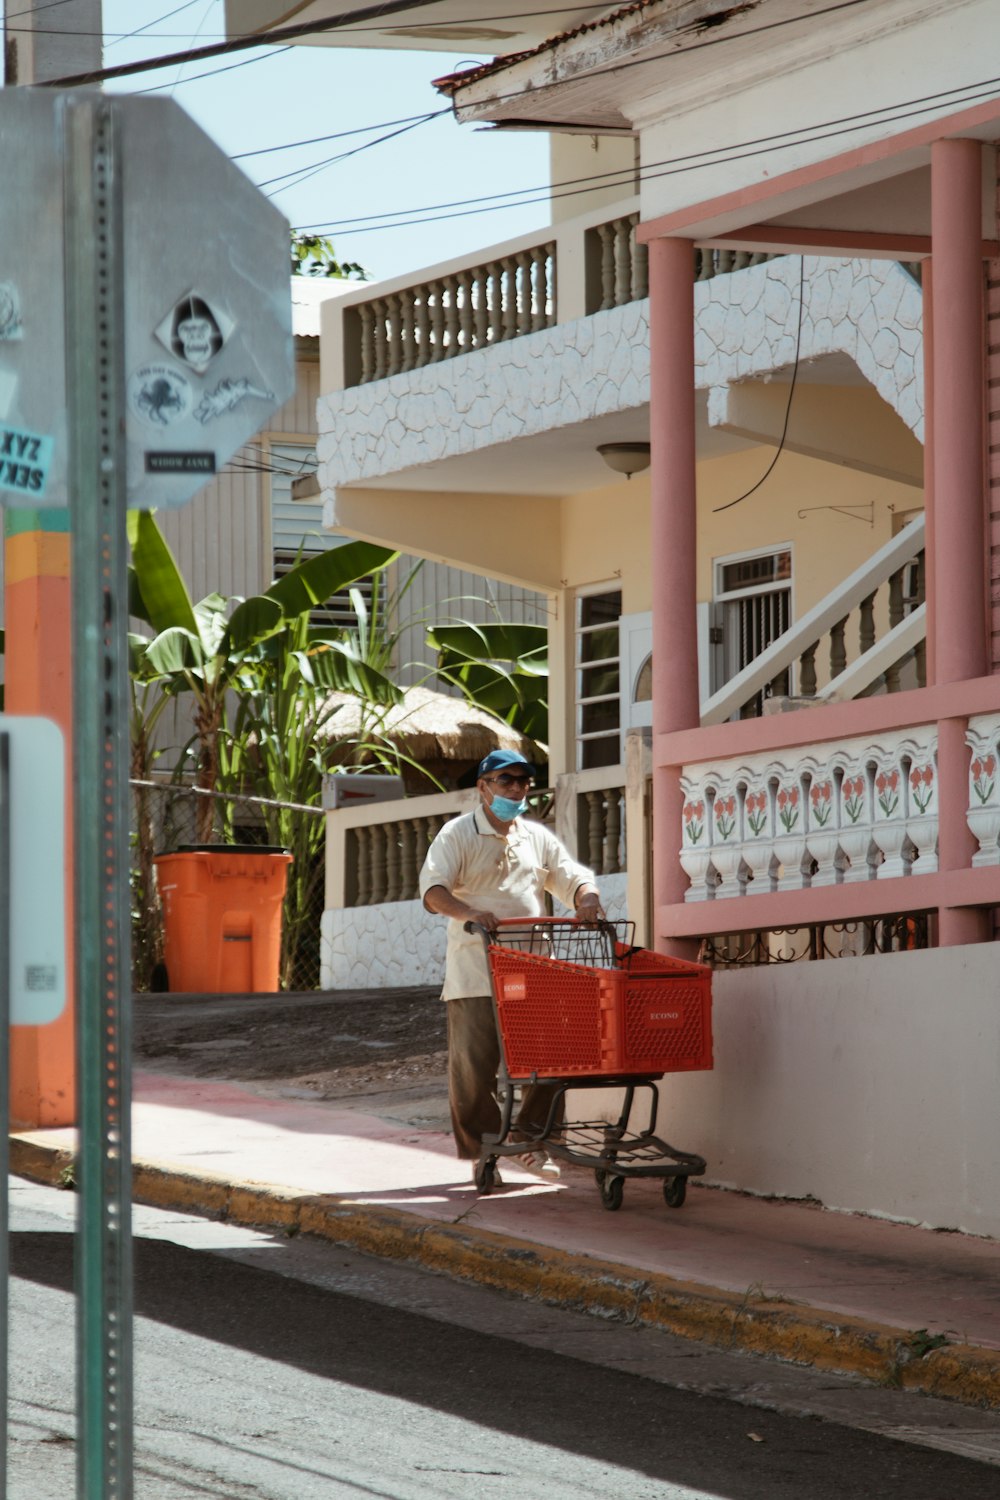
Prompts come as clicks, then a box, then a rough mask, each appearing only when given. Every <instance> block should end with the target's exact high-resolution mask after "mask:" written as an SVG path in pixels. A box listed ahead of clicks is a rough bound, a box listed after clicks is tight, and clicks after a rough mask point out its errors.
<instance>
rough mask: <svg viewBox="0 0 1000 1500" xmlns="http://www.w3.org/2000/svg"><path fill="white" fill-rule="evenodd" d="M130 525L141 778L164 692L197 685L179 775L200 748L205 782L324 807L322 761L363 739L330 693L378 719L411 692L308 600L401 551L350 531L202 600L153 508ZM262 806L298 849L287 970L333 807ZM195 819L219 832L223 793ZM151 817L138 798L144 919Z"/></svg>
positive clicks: (166, 698)
mask: <svg viewBox="0 0 1000 1500" xmlns="http://www.w3.org/2000/svg"><path fill="white" fill-rule="evenodd" d="M128 526H129V541H130V543H131V548H132V566H131V570H130V573H131V576H130V580H129V595H130V609H131V610H132V612H133V614H134V616H135V617H136V618H138V619H140V620H144V621H145V622H146V623H148V624H149V625H150V627H151V629H152V631H153V634H152V635H150V636H145V635H140V634H136V635H132V636H130V638H129V647H130V669H131V677H132V693H133V697H132V705H133V713H132V724H131V734H132V747H133V759H132V767H133V772H132V774H133V777H134V778H136V779H140V780H143V779H148V776H149V772H150V769H151V759H150V752H149V745H150V743H151V737H152V734H153V731H154V729H155V727H156V723H157V720H158V718H159V716H160V714H162V712H163V709H164V708H165V706H166V704H167V703H168V702H170V701H171V700H172V699H173V698H175V697H176V696H177V695H178V694H181V693H185V694H187V693H189V694H191V696H192V697H193V699H194V705H195V712H194V724H195V732H194V735H193V736H192V739H191V741H190V742H189V744H188V745H187V746H186V747H185V752H184V756H183V758H182V761H181V763H180V764H179V765H178V766H177V767H176V768H175V772H174V774H175V778H176V779H178V780H179V779H181V778H182V777H183V776H184V775H185V772H186V770H187V766H188V764H189V763H190V757H193V760H194V769H195V785H196V786H197V787H200V788H203V789H204V790H206V791H209V792H213V793H219V792H221V793H228V794H231V795H234V796H239V795H244V796H245V795H253V796H255V797H260V798H264V799H267V800H268V801H281V802H290V803H295V804H297V805H298V806H299V807H300V808H302V807H306V808H309V807H319V806H320V804H321V798H322V779H323V774H324V772H327V771H333V770H339V769H344V768H345V767H347V766H351V767H355V766H356V765H357V764H358V761H359V758H360V755H361V749H362V747H361V746H360V745H359V744H358V743H357V741H356V740H352V741H351V742H350V743H349V744H343V743H338V742H337V741H336V740H334V739H331V738H330V737H328V736H327V735H326V734H325V732H324V731H325V730H326V727H327V721H328V720H329V718H330V716H331V714H332V713H333V712H334V708H335V705H331V704H330V702H329V695H330V694H331V693H332V692H341V693H349V694H352V695H355V696H358V697H360V698H362V700H363V701H364V702H365V703H366V704H367V705H368V706H369V709H370V711H371V718H372V725H373V729H374V730H377V725H378V722H379V719H380V716H384V713H385V711H386V709H387V708H388V707H390V706H391V705H393V704H394V703H397V702H398V701H399V700H400V698H401V696H402V695H401V693H400V690H399V688H398V687H397V686H396V685H395V683H394V682H392V680H391V679H390V678H389V677H388V675H387V673H386V672H385V671H384V670H383V669H382V667H383V665H384V664H385V663H383V662H382V658H381V657H377V658H376V659H375V660H372V659H369V658H368V657H366V654H365V651H364V649H363V645H364V642H363V641H362V640H360V639H359V634H358V631H354V632H351V631H338V630H320V629H316V628H314V627H313V626H312V625H311V624H310V619H309V612H310V610H311V609H312V608H313V607H314V606H315V605H317V604H319V603H322V602H323V601H324V600H326V599H328V598H329V597H330V596H331V595H332V594H335V593H338V592H340V591H341V590H342V589H344V588H347V587H349V586H350V584H351V583H353V582H355V581H356V580H358V579H361V578H364V577H368V576H369V575H374V576H375V577H376V578H380V576H381V574H382V572H383V571H384V569H385V568H386V567H388V565H389V564H390V563H391V562H392V561H393V559H394V558H395V556H396V553H394V552H390V551H389V550H387V549H386V548H384V547H375V546H372V545H371V544H369V543H367V542H351V543H347V544H346V545H344V546H342V547H335V548H331V549H330V551H328V552H324V553H322V554H320V555H319V556H310V557H309V558H308V559H307V560H305V561H303V562H300V563H299V564H297V565H296V567H294V568H292V569H291V570H290V571H289V572H288V573H287V574H286V575H285V576H284V577H283V578H282V579H280V580H279V581H278V582H276V583H274V584H272V585H271V587H270V588H269V589H267V590H266V591H265V593H263V594H261V595H256V596H254V597H252V598H250V599H228V600H227V599H224V598H223V597H222V596H221V595H219V594H209V595H208V596H207V597H206V598H204V599H202V600H200V601H199V602H198V603H197V604H194V603H192V601H191V599H190V597H189V595H188V592H187V588H186V586H185V584H184V580H183V578H182V577H181V575H180V572H179V570H178V568H177V565H176V562H175V561H174V558H173V555H172V554H171V552H170V549H169V547H168V546H167V544H166V542H165V541H164V539H163V536H162V534H161V533H160V531H159V528H158V527H157V525H156V521H155V519H154V517H153V515H152V513H151V512H148V511H141V512H133V513H130V515H129V518H128ZM365 629H366V632H368V634H366V636H365V641H366V642H368V644H369V645H370V646H373V645H374V642H373V641H371V640H369V636H370V631H369V630H368V624H367V621H366V625H365ZM370 655H371V652H369V656H370ZM376 743H377V734H376ZM379 748H380V751H381V752H383V753H380V757H379V758H380V759H381V760H382V762H383V765H382V766H380V769H389V768H391V769H394V770H396V771H398V769H399V767H398V763H393V755H392V752H391V749H389V748H388V747H385V746H384V745H383V746H380V747H379ZM221 806H222V808H223V809H225V811H224V812H223V814H222V817H221V820H220V821H221V826H222V831H223V835H224V837H225V838H226V839H227V841H228V840H229V839H232V838H233V837H234V829H233V826H232V807H233V804H232V803H231V802H222V803H221ZM262 816H263V821H264V826H265V830H266V838H267V841H268V842H269V843H272V844H279V845H282V846H284V847H286V848H289V849H290V850H291V852H292V854H293V856H294V857H295V863H294V864H293V866H292V867H291V874H290V878H289V886H288V895H287V898H286V904H285V917H286V920H285V932H284V933H283V961H282V973H283V976H284V978H285V980H286V982H287V979H288V976H289V974H290V973H291V971H292V969H293V967H294V960H295V954H296V950H297V946H298V942H299V939H300V937H301V935H302V932H303V928H304V924H305V923H306V921H307V919H308V916H309V912H310V905H311V902H312V901H313V899H314V896H315V893H316V890H317V883H318V882H320V883H321V880H322V860H321V858H319V857H318V855H319V851H320V850H321V847H322V840H323V831H324V820H323V818H322V817H321V816H319V815H310V814H308V813H301V812H298V813H295V812H293V811H291V810H289V809H287V808H269V807H266V806H264V807H262ZM198 819H199V821H198V825H197V830H196V838H195V841H196V842H197V843H210V842H212V841H213V833H214V830H215V826H216V808H215V798H213V797H204V798H199V799H198ZM151 829H152V820H151V818H150V817H149V816H147V815H146V814H144V812H143V809H142V807H140V818H139V844H140V849H139V850H138V851H137V854H136V863H137V869H138V871H139V874H138V878H137V881H136V890H135V897H136V900H135V911H136V923H137V928H138V927H139V926H141V925H143V924H144V923H146V922H147V921H148V919H149V917H150V912H149V909H148V905H147V904H146V903H147V896H148V893H149V891H151V888H152V881H151V859H150V857H149V848H150V844H151V838H152V833H151ZM152 925H154V926H155V925H156V924H152ZM155 956H156V955H155V951H151V952H150V954H149V955H147V967H148V966H149V964H151V963H152V962H154V961H155Z"/></svg>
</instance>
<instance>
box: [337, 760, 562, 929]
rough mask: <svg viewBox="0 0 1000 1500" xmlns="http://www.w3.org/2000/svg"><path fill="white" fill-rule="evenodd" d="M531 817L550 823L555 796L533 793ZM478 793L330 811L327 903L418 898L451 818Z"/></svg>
mask: <svg viewBox="0 0 1000 1500" xmlns="http://www.w3.org/2000/svg"><path fill="white" fill-rule="evenodd" d="M529 801H530V803H531V811H530V813H529V816H530V817H533V818H535V819H536V820H537V821H539V822H548V821H550V820H551V819H552V818H553V816H554V794H553V793H552V792H551V791H549V790H548V789H539V790H537V791H534V792H531V793H530V794H529ZM475 802H476V798H475V793H473V792H442V793H440V794H438V795H434V796H429V797H412V798H407V799H406V800H405V801H402V802H376V803H368V804H366V805H365V806H363V807H344V808H337V809H336V810H334V811H331V812H328V813H327V824H326V829H327V892H326V905H327V907H328V908H329V907H360V906H382V905H385V904H386V903H394V902H397V901H415V900H416V899H417V897H418V894H419V891H418V881H419V877H420V870H421V867H422V865H423V863H424V860H425V858H426V857H427V850H428V849H429V848H430V845H431V843H432V842H433V840H434V839H435V838H436V837H437V835H438V833H439V832H440V831H441V829H442V828H443V827H444V825H445V823H447V822H448V821H449V820H450V819H451V818H455V817H457V816H458V815H459V813H462V812H467V811H468V810H469V809H470V808H471V807H474V806H475Z"/></svg>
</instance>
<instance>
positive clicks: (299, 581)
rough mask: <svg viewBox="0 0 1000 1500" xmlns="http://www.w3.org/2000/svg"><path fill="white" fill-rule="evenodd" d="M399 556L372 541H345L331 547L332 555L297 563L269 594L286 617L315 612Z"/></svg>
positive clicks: (320, 555) (274, 584) (325, 554)
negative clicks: (330, 599) (331, 597)
mask: <svg viewBox="0 0 1000 1500" xmlns="http://www.w3.org/2000/svg"><path fill="white" fill-rule="evenodd" d="M398 556H399V554H398V553H397V552H392V551H390V550H389V548H387V547H376V546H374V545H373V544H372V543H371V542H345V544H344V545H343V546H342V547H331V548H330V550H329V551H328V552H321V553H319V554H318V555H317V556H316V557H311V558H309V560H308V562H303V563H299V564H297V566H296V567H294V568H292V569H291V570H290V571H289V572H288V573H286V574H285V576H284V577H283V578H279V579H278V581H277V583H272V584H271V587H270V588H269V589H267V590H266V594H267V597H268V598H269V599H274V600H276V601H277V603H278V604H279V605H280V606H281V610H282V613H283V614H285V615H287V616H289V617H290V618H294V617H295V616H297V615H301V614H305V612H306V611H307V610H310V609H315V608H316V606H317V605H319V604H322V603H324V601H325V600H327V599H329V598H330V596H331V594H337V593H340V591H341V590H342V589H345V588H347V587H348V586H349V585H350V584H352V583H355V582H357V580H358V579H359V578H365V577H367V576H368V574H369V573H374V572H376V571H377V570H378V569H379V568H384V567H386V566H387V564H389V563H391V562H392V561H393V559H394V558H395V557H398Z"/></svg>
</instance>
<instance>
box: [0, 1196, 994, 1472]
mask: <svg viewBox="0 0 1000 1500" xmlns="http://www.w3.org/2000/svg"><path fill="white" fill-rule="evenodd" d="M12 1200H13V1218H12V1223H13V1226H14V1232H13V1234H12V1236H11V1263H12V1272H13V1279H12V1282H11V1306H12V1316H11V1348H12V1352H11V1408H10V1430H11V1443H10V1481H9V1496H10V1500H68V1497H69V1496H72V1495H73V1493H74V1487H73V1486H74V1479H73V1473H74V1455H73V1404H74V1391H73V1363H74V1360H73V1352H72V1317H73V1299H72V1294H71V1290H70V1288H71V1285H72V1264H71V1262H72V1237H71V1235H70V1234H69V1233H68V1232H67V1231H68V1229H69V1227H70V1223H71V1216H72V1212H73V1208H74V1200H73V1197H72V1195H70V1194H61V1193H56V1192H54V1191H52V1190H48V1189H40V1188H36V1187H30V1186H29V1185H27V1184H22V1183H14V1184H13V1186H12ZM138 1222H139V1231H138V1233H139V1237H138V1238H137V1240H136V1243H135V1251H136V1258H135V1263H136V1328H135V1333H136V1461H135V1473H136V1484H135V1494H136V1496H137V1497H138V1500H181V1497H185V1500H190V1497H200V1496H206V1495H211V1496H213V1497H216V1500H313V1497H316V1500H319V1497H322V1500H340V1497H352V1500H361V1497H376V1500H382V1497H387V1500H388V1497H391V1500H452V1497H456V1500H473V1497H474V1500H494V1497H496V1500H514V1497H517V1500H588V1497H594V1500H597V1497H601V1500H606V1497H613V1500H654V1497H655V1500H904V1497H905V1500H958V1497H961V1500H996V1497H997V1496H998V1495H1000V1466H998V1465H1000V1442H997V1439H998V1437H1000V1434H998V1431H997V1427H998V1422H1000V1419H997V1418H994V1417H992V1416H988V1417H987V1415H986V1414H984V1416H983V1418H982V1419H980V1418H978V1417H975V1416H971V1417H970V1415H969V1414H967V1413H964V1412H962V1410H961V1409H959V1408H951V1407H948V1406H946V1405H945V1404H944V1403H938V1402H933V1403H927V1402H926V1401H924V1400H923V1398H919V1397H916V1398H914V1397H907V1396H905V1395H903V1394H902V1393H897V1392H894V1393H885V1392H874V1391H872V1392H867V1393H866V1392H865V1391H863V1390H862V1391H860V1392H859V1391H857V1390H854V1391H853V1392H852V1391H846V1383H845V1382H839V1384H838V1382H837V1380H836V1379H835V1378H833V1377H829V1376H827V1377H825V1380H821V1381H820V1384H819V1386H817V1384H816V1379H815V1376H814V1372H802V1374H803V1379H804V1380H806V1377H807V1376H808V1377H809V1380H811V1381H812V1384H811V1385H810V1384H809V1383H808V1380H806V1384H803V1385H802V1387H801V1391H802V1393H803V1394H802V1396H801V1399H799V1398H798V1397H797V1396H796V1395H795V1393H794V1391H793V1390H792V1389H791V1388H789V1394H788V1396H787V1398H786V1399H784V1400H783V1401H782V1402H781V1403H779V1404H781V1405H783V1406H784V1407H785V1408H786V1409H784V1410H774V1409H768V1406H769V1405H770V1403H769V1402H768V1401H767V1400H764V1404H763V1405H761V1404H760V1402H761V1400H762V1399H764V1398H762V1397H761V1394H760V1391H761V1389H762V1387H761V1386H760V1383H759V1379H758V1380H757V1381H756V1382H755V1380H754V1379H752V1378H750V1377H749V1376H748V1373H747V1372H748V1371H750V1370H751V1369H754V1370H757V1369H758V1362H749V1363H748V1362H747V1361H746V1360H745V1359H744V1360H740V1357H738V1356H725V1357H723V1363H716V1364H715V1365H714V1366H713V1367H712V1368H713V1369H714V1370H715V1371H716V1374H715V1376H714V1377H712V1376H709V1381H711V1380H712V1379H713V1378H714V1380H715V1382H716V1385H717V1388H718V1389H733V1390H735V1389H736V1388H737V1387H740V1389H741V1391H742V1394H741V1399H739V1400H733V1399H728V1398H727V1397H726V1396H720V1395H715V1394H706V1393H704V1391H701V1392H699V1391H692V1390H690V1389H678V1388H677V1386H676V1382H675V1378H674V1377H673V1376H668V1375H666V1374H665V1373H664V1372H665V1371H666V1370H667V1369H673V1370H677V1369H679V1368H682V1367H683V1363H684V1356H685V1354H686V1356H687V1359H688V1361H689V1362H690V1367H691V1368H694V1367H695V1366H696V1365H697V1360H698V1356H697V1352H696V1351H697V1346H685V1349H684V1350H683V1351H682V1352H681V1354H680V1355H678V1354H677V1352H676V1349H673V1352H672V1353H671V1356H670V1358H669V1359H665V1358H664V1354H665V1351H666V1350H667V1348H668V1346H671V1348H672V1347H673V1346H674V1345H676V1344H677V1342H678V1341H672V1340H666V1341H664V1340H663V1336H662V1335H659V1334H656V1333H653V1332H651V1331H650V1330H640V1329H629V1328H624V1327H622V1326H621V1325H615V1324H601V1323H596V1322H595V1321H594V1320H592V1319H587V1318H582V1317H580V1316H578V1315H575V1314H569V1313H562V1312H556V1311H554V1310H552V1309H541V1308H534V1307H533V1306H532V1305H531V1304H529V1303H525V1302H522V1301H519V1300H518V1299H513V1298H509V1297H507V1296H504V1295H502V1294H497V1293H491V1292H488V1291H485V1290H484V1289H482V1288H478V1287H477V1288H471V1287H464V1286H456V1285H454V1284H452V1283H449V1282H447V1281H445V1280H443V1279H441V1278H436V1277H430V1276H427V1275H426V1274H425V1273H422V1272H417V1271H414V1270H411V1269H409V1268H406V1267H395V1266H391V1265H387V1264H385V1263H382V1262H375V1261H368V1260H366V1258H365V1257H361V1256H357V1255H353V1254H350V1253H348V1252H345V1251H341V1250H339V1249H337V1248H336V1247H334V1246H331V1245H327V1244H323V1243H318V1242H310V1241H307V1240H302V1241H298V1242H291V1243H290V1242H288V1241H287V1240H280V1239H276V1238H274V1237H273V1236H268V1235H263V1234H254V1233H253V1232H252V1231H246V1230H238V1229H231V1228H229V1227H227V1226H219V1225H212V1224H208V1223H206V1222H204V1221H199V1220H187V1219H184V1218H182V1216H179V1215H168V1214H162V1213H161V1214H158V1213H156V1212H155V1211H151V1210H141V1211H139V1220H138ZM154 1236H155V1237H154ZM163 1236H168V1237H166V1238H165V1237H163ZM178 1241H180V1243H178ZM726 1360H728V1361H729V1362H730V1363H729V1364H728V1365H727V1364H726V1363H725V1361H726ZM733 1361H736V1363H733ZM640 1369H641V1370H642V1371H643V1372H644V1373H642V1374H639V1373H634V1371H635V1370H640ZM727 1371H733V1372H737V1373H735V1374H733V1373H727ZM739 1372H742V1374H740V1373H739ZM701 1381H702V1384H703V1385H704V1384H705V1375H704V1371H703V1373H702V1376H701ZM684 1383H689V1382H684ZM824 1385H825V1386H827V1387H828V1388H829V1389H830V1390H831V1391H835V1390H840V1391H841V1393H842V1394H846V1395H847V1396H851V1397H853V1398H854V1399H855V1400H857V1399H860V1401H861V1403H862V1406H861V1407H858V1408H856V1409H857V1410H859V1411H860V1410H862V1409H863V1408H864V1407H865V1406H866V1405H867V1406H868V1407H870V1408H871V1409H872V1410H874V1409H875V1407H876V1406H877V1405H878V1403H879V1402H883V1403H884V1402H888V1403H889V1405H883V1406H882V1408H881V1409H882V1410H883V1411H884V1412H886V1413H889V1412H890V1408H891V1411H892V1412H894V1413H896V1415H895V1416H894V1417H893V1418H892V1420H894V1421H895V1423H896V1425H897V1427H898V1428H899V1429H900V1430H902V1428H903V1427H905V1423H906V1421H907V1414H910V1419H911V1420H912V1421H913V1423H914V1424H915V1427H914V1430H916V1426H919V1424H920V1421H921V1415H920V1414H921V1413H922V1414H923V1420H924V1422H925V1424H926V1421H927V1419H928V1415H930V1417H931V1419H932V1424H933V1423H938V1424H944V1425H945V1426H947V1425H948V1424H949V1421H950V1417H949V1413H952V1414H953V1415H954V1419H955V1420H954V1426H955V1429H956V1435H957V1437H958V1439H959V1441H960V1440H961V1436H962V1434H961V1429H962V1428H963V1426H964V1427H966V1428H970V1429H971V1428H974V1429H975V1430H976V1432H978V1434H979V1438H978V1440H979V1441H980V1442H982V1443H983V1444H985V1447H984V1450H983V1451H987V1449H988V1447H989V1445H990V1443H994V1444H995V1445H996V1446H995V1455H996V1460H997V1463H996V1464H989V1463H983V1462H977V1461H974V1460H972V1459H970V1458H967V1457H963V1456H960V1455H958V1454H956V1453H954V1452H943V1451H939V1450H938V1449H937V1448H931V1447H927V1446H925V1445H924V1441H925V1440H922V1441H921V1443H920V1445H919V1446H918V1445H916V1444H911V1443H908V1442H902V1441H898V1440H895V1439H891V1438H888V1437H885V1436H881V1435H879V1434H876V1433H872V1432H870V1431H865V1430H859V1428H858V1427H857V1426H847V1425H844V1424H843V1422H842V1421H831V1420H822V1419H821V1418H820V1417H818V1416H816V1415H802V1414H800V1413H801V1412H803V1411H808V1410H810V1409H811V1410H813V1411H815V1410H817V1409H819V1408H818V1407H817V1404H816V1403H817V1399H818V1398H817V1396H816V1394H815V1393H816V1391H817V1390H819V1389H820V1388H822V1387H823V1386H824ZM810 1391H811V1392H812V1393H813V1394H812V1395H810V1394H809V1392H810ZM894 1403H895V1404H894ZM821 1404H822V1403H820V1405H821ZM932 1409H933V1410H932ZM934 1430H935V1431H937V1430H938V1428H936V1427H935V1428H934ZM932 1440H933V1439H932ZM93 1500H97V1497H93Z"/></svg>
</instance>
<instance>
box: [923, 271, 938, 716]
mask: <svg viewBox="0 0 1000 1500" xmlns="http://www.w3.org/2000/svg"><path fill="white" fill-rule="evenodd" d="M922 284H923V304H924V337H923V361H924V519H925V531H924V538H925V541H924V589H925V591H926V594H927V647H926V650H927V686H928V687H932V686H933V685H934V683H935V682H937V588H936V586H935V578H936V575H935V571H934V564H935V560H936V557H937V547H936V545H935V542H934V518H935V508H934V262H933V260H932V259H930V258H929V257H928V259H927V260H925V261H924V264H923V277H922Z"/></svg>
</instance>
